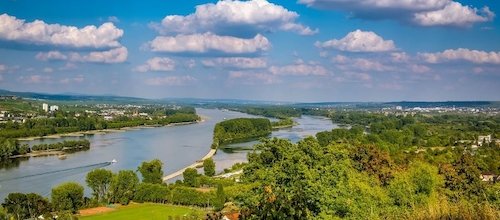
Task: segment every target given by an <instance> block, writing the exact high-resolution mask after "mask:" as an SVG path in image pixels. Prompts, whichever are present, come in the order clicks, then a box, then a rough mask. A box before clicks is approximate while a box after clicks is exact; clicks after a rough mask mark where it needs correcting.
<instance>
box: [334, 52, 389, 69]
mask: <svg viewBox="0 0 500 220" xmlns="http://www.w3.org/2000/svg"><path fill="white" fill-rule="evenodd" d="M332 62H333V63H335V64H336V67H337V68H339V69H341V70H344V71H345V70H349V71H351V70H361V71H378V72H382V71H392V70H394V68H393V67H391V66H387V65H385V64H383V63H381V62H380V61H377V60H370V59H366V58H349V57H346V56H342V55H337V56H335V57H333V58H332Z"/></svg>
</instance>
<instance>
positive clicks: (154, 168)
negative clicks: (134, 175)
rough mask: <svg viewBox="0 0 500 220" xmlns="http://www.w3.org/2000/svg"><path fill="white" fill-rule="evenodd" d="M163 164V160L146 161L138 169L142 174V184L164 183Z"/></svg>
mask: <svg viewBox="0 0 500 220" xmlns="http://www.w3.org/2000/svg"><path fill="white" fill-rule="evenodd" d="M162 166H163V163H162V162H161V160H158V159H154V160H152V161H149V162H147V161H144V162H142V164H141V165H140V166H139V167H138V168H137V170H138V171H139V172H140V173H141V175H142V182H144V183H162V182H163V180H162V177H163V170H162Z"/></svg>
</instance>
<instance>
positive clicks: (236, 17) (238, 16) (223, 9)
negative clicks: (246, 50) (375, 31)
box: [155, 0, 317, 36]
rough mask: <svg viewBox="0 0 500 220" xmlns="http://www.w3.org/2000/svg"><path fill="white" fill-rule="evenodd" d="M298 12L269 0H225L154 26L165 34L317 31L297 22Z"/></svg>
mask: <svg viewBox="0 0 500 220" xmlns="http://www.w3.org/2000/svg"><path fill="white" fill-rule="evenodd" d="M298 17H299V15H298V14H297V13H296V12H293V11H289V10H287V9H286V8H284V7H282V6H280V5H276V4H273V3H270V2H268V1H267V0H250V1H234V0H222V1H218V2H217V3H215V4H213V3H208V4H203V5H198V6H196V11H195V12H194V13H192V14H189V15H186V16H181V15H168V16H166V17H165V18H164V19H163V20H162V22H161V24H160V25H156V26H155V28H156V29H158V30H159V31H160V33H162V34H193V33H204V32H213V33H216V34H219V35H232V36H241V35H246V36H254V35H255V34H257V33H260V32H269V31H276V30H283V31H292V32H296V33H299V34H301V35H311V34H315V33H316V32H317V30H312V29H311V28H309V27H306V26H304V25H302V24H299V23H297V22H296V20H297V18H298Z"/></svg>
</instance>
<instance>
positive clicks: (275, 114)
mask: <svg viewBox="0 0 500 220" xmlns="http://www.w3.org/2000/svg"><path fill="white" fill-rule="evenodd" d="M230 109H231V110H235V111H239V112H244V113H247V114H251V115H262V116H265V117H270V118H279V119H285V118H290V117H300V116H301V115H302V111H301V110H300V109H296V108H291V107H287V106H258V107H257V106H256V107H252V106H240V107H235V108H230Z"/></svg>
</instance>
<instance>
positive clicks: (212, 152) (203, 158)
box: [161, 149, 217, 182]
mask: <svg viewBox="0 0 500 220" xmlns="http://www.w3.org/2000/svg"><path fill="white" fill-rule="evenodd" d="M216 152H217V150H216V149H210V151H209V152H208V153H207V154H206V155H205V156H204V157H202V158H201V160H197V161H196V162H194V163H192V164H191V165H188V166H186V167H184V168H182V169H180V170H177V171H175V172H173V173H171V174H168V175H166V176H163V177H162V178H161V179H162V181H163V182H167V181H169V180H170V179H173V178H175V177H177V176H180V175H182V173H183V172H184V171H185V170H186V169H189V168H195V169H196V168H197V167H199V166H200V165H201V166H202V165H203V161H204V160H206V159H208V158H211V157H213V156H214V155H215V153H216Z"/></svg>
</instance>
